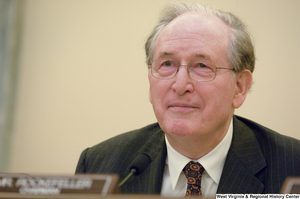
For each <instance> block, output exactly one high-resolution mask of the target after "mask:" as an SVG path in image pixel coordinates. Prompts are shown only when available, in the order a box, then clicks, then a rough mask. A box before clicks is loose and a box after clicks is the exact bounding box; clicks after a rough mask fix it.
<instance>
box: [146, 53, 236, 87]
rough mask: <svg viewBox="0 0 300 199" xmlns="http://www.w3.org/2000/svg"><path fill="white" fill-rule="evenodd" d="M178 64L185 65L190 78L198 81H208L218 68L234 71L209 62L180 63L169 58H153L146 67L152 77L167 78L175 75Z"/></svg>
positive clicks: (212, 77) (213, 76)
mask: <svg viewBox="0 0 300 199" xmlns="http://www.w3.org/2000/svg"><path fill="white" fill-rule="evenodd" d="M180 66H186V67H187V71H188V74H189V76H190V78H192V79H193V80H195V81H198V82H209V81H212V80H214V79H215V78H216V75H217V70H218V69H224V70H232V71H235V69H233V68H222V67H216V66H215V65H214V64H212V63H209V62H207V63H206V62H190V63H188V64H187V65H182V64H179V63H178V62H176V61H174V60H169V59H158V60H155V61H153V62H152V64H151V65H150V66H149V67H148V68H149V70H150V73H151V74H152V76H153V77H156V78H158V79H164V80H168V79H172V78H174V77H175V76H176V75H177V73H178V71H179V68H180Z"/></svg>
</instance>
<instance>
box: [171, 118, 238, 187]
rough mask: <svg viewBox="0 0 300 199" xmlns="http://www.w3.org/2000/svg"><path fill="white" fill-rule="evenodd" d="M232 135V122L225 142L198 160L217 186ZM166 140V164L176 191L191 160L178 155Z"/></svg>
mask: <svg viewBox="0 0 300 199" xmlns="http://www.w3.org/2000/svg"><path fill="white" fill-rule="evenodd" d="M232 134H233V121H232V120H231V123H230V126H229V129H228V131H227V133H226V135H225V137H224V138H223V140H222V141H221V142H220V143H219V144H218V145H217V146H216V147H215V148H214V149H213V150H211V151H210V152H209V153H208V154H206V155H205V156H203V157H201V158H200V159H198V160H197V161H198V162H199V163H200V164H201V165H202V166H203V167H204V168H205V172H206V173H207V174H208V175H209V176H210V177H211V178H212V179H213V181H214V182H215V183H216V184H219V181H220V178H221V174H222V170H223V167H224V164H225V159H226V156H227V153H228V150H229V148H230V145H231V140H232ZM165 140H166V146H167V159H166V164H167V165H168V169H169V173H170V180H171V184H172V188H173V189H175V187H176V185H177V182H178V179H179V176H180V174H181V172H182V169H183V168H184V167H185V165H186V164H187V163H188V162H189V161H191V159H189V158H187V157H185V156H183V155H182V154H180V153H178V152H177V151H176V150H175V149H174V148H173V147H172V146H171V145H170V143H169V141H168V139H167V137H166V139H165Z"/></svg>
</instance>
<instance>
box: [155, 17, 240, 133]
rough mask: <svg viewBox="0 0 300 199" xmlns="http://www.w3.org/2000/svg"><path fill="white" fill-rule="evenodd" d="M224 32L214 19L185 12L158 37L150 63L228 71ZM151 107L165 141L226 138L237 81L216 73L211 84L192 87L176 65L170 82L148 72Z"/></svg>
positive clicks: (226, 33) (192, 82)
mask: <svg viewBox="0 0 300 199" xmlns="http://www.w3.org/2000/svg"><path fill="white" fill-rule="evenodd" d="M229 37H230V36H229V28H228V26H227V25H226V24H225V23H223V22H222V21H221V20H220V19H218V18H216V17H215V16H206V15H199V14H196V13H187V14H184V15H181V16H179V17H177V18H176V19H174V20H173V21H172V22H171V23H170V24H168V25H167V26H166V27H165V28H164V29H163V30H162V32H161V33H160V35H159V37H158V39H157V42H156V47H155V50H154V56H153V60H157V59H160V58H166V59H171V60H175V61H177V62H178V63H179V64H181V65H186V64H188V63H189V62H195V61H201V60H203V59H205V61H208V62H212V63H214V64H215V65H216V67H224V68H230V66H229V64H228V60H227V53H228V49H229ZM149 82H150V91H149V97H150V102H151V103H152V105H153V109H154V112H155V115H156V118H157V120H158V123H159V124H160V126H161V128H162V130H163V131H164V132H165V133H166V135H167V137H168V136H188V135H200V136H209V137H210V138H212V137H220V139H222V138H223V136H224V135H225V134H226V132H227V129H228V126H229V124H230V121H231V118H232V115H233V112H234V108H235V107H233V105H232V104H233V103H232V102H233V99H234V96H235V91H236V82H235V79H234V77H233V75H232V72H231V71H230V70H218V71H217V76H216V78H215V79H214V80H213V81H210V82H197V81H195V80H192V79H191V78H190V77H189V74H188V72H187V68H186V66H181V67H180V69H179V71H178V73H177V75H176V76H175V77H174V78H173V79H171V80H161V79H157V78H155V77H153V76H152V75H151V74H150V73H149Z"/></svg>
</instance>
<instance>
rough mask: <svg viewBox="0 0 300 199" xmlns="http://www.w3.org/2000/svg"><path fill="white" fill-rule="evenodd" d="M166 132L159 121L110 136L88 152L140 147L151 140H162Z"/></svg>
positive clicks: (116, 150) (111, 151)
mask: <svg viewBox="0 0 300 199" xmlns="http://www.w3.org/2000/svg"><path fill="white" fill-rule="evenodd" d="M163 138H164V133H163V131H162V130H161V129H160V127H159V125H158V123H154V124H150V125H147V126H145V127H143V128H140V129H136V130H132V131H129V132H125V133H122V134H119V135H117V136H114V137H112V138H109V139H107V140H105V141H103V142H100V143H99V144H96V145H94V146H92V147H90V148H89V149H88V153H97V154H99V153H102V152H103V153H116V152H119V151H122V150H128V148H130V147H132V146H134V147H135V148H139V147H141V146H143V145H144V144H145V143H146V142H148V141H149V140H162V139H163Z"/></svg>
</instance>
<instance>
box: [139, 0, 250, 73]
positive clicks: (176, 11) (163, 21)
mask: <svg viewBox="0 0 300 199" xmlns="http://www.w3.org/2000/svg"><path fill="white" fill-rule="evenodd" d="M192 11H196V12H201V13H207V14H212V15H214V16H216V17H218V18H220V19H221V20H222V21H223V22H224V23H226V24H227V25H228V26H229V27H230V47H229V52H228V55H227V57H228V60H229V64H230V66H231V67H232V68H234V69H235V71H236V72H240V71H243V70H245V69H247V70H250V71H251V72H253V71H254V65H255V54H254V46H253V44H252V41H251V37H250V34H249V33H248V31H247V30H246V26H245V24H244V23H243V22H242V21H241V20H240V19H239V18H238V17H236V16H235V15H233V14H232V13H229V12H223V11H220V10H215V9H212V8H208V7H205V6H203V5H200V4H196V3H190V4H188V3H174V4H171V5H169V6H167V7H166V8H165V9H164V10H163V11H162V13H161V16H160V19H159V23H158V24H157V25H156V26H155V27H154V29H153V31H152V32H151V34H150V36H149V37H148V39H147V41H146V43H145V51H146V62H147V64H148V65H151V64H152V60H153V53H154V49H155V44H156V40H157V38H158V36H159V34H160V32H161V31H162V30H163V29H164V28H165V27H166V26H167V25H168V24H169V23H170V22H171V21H172V20H173V19H175V18H176V17H178V16H180V15H182V14H184V13H187V12H192Z"/></svg>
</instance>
